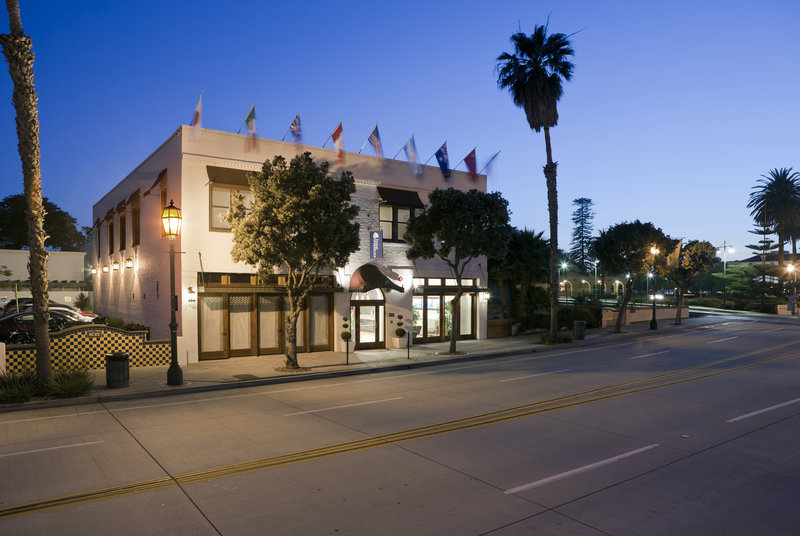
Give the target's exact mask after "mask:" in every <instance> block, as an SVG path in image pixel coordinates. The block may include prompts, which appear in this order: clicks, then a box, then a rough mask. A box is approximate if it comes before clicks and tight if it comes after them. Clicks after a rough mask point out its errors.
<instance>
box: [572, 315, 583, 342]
mask: <svg viewBox="0 0 800 536" xmlns="http://www.w3.org/2000/svg"><path fill="white" fill-rule="evenodd" d="M572 329H573V330H574V331H575V340H576V341H582V340H583V339H585V338H586V320H573V321H572Z"/></svg>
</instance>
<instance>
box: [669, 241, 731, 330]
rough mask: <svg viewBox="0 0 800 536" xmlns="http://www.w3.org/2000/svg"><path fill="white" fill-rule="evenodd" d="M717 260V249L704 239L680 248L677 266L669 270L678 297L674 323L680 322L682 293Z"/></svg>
mask: <svg viewBox="0 0 800 536" xmlns="http://www.w3.org/2000/svg"><path fill="white" fill-rule="evenodd" d="M717 262H719V259H718V258H717V250H716V249H715V248H714V246H712V245H711V243H710V242H707V241H705V240H703V241H702V242H701V241H698V240H692V241H691V242H689V243H687V244H686V246H684V247H683V248H681V251H680V255H679V257H678V263H677V266H675V267H674V268H672V270H671V271H670V272H669V276H670V278H672V280H673V281H674V282H675V285H676V287H677V297H678V300H677V301H678V312H677V313H676V315H675V323H676V324H680V323H681V308H682V307H683V294H684V292H686V290H687V289H689V288H691V287H692V286H693V285H694V284H695V280H694V278H695V277H697V276H698V275H700V274H704V273H706V272H708V271H709V270H711V268H712V267H713V266H714V264H715V263H717Z"/></svg>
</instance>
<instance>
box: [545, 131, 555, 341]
mask: <svg viewBox="0 0 800 536" xmlns="http://www.w3.org/2000/svg"><path fill="white" fill-rule="evenodd" d="M544 144H545V149H546V150H547V165H546V166H545V167H544V178H545V180H546V182H547V211H548V213H549V215H550V340H552V341H555V340H556V337H557V336H558V192H557V190H556V168H557V166H558V163H556V162H553V151H552V149H551V148H550V129H549V128H548V127H544Z"/></svg>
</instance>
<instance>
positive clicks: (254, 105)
mask: <svg viewBox="0 0 800 536" xmlns="http://www.w3.org/2000/svg"><path fill="white" fill-rule="evenodd" d="M255 107H256V101H253V105H252V106H251V107H250V110H252V109H253V108H255ZM250 110H247V115H245V116H244V121H242V125H241V126H240V127H239V130H237V131H236V133H237V134H241V133H242V127H243V126H244V125H245V123H247V116H248V115H250Z"/></svg>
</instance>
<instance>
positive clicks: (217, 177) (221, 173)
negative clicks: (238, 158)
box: [206, 166, 250, 186]
mask: <svg viewBox="0 0 800 536" xmlns="http://www.w3.org/2000/svg"><path fill="white" fill-rule="evenodd" d="M206 171H207V172H208V180H209V181H211V182H218V183H221V184H232V185H235V186H247V185H248V184H249V183H248V182H247V174H248V173H250V172H249V171H247V170H246V169H232V168H224V167H217V166H206Z"/></svg>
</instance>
